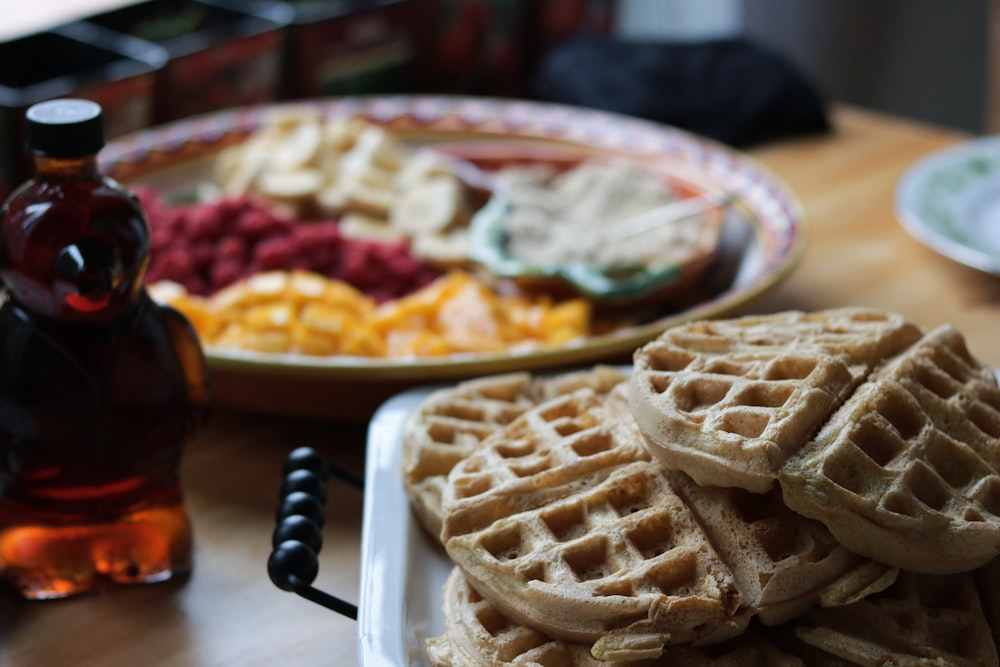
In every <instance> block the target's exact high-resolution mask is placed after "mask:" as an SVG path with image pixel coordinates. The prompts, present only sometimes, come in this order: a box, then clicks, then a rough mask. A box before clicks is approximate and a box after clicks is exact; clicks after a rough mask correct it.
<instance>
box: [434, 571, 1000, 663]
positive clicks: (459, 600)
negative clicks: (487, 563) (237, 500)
mask: <svg viewBox="0 0 1000 667" xmlns="http://www.w3.org/2000/svg"><path fill="white" fill-rule="evenodd" d="M975 574H977V575H978V574H979V572H978V571H977V572H976V573H975ZM974 581H975V582H976V583H975V585H973V582H974ZM995 597H996V588H993V587H989V586H987V585H985V584H984V583H983V582H982V581H979V579H978V577H977V578H975V579H974V578H973V577H970V575H969V574H968V573H960V574H952V575H914V574H912V573H904V574H902V575H901V576H900V577H899V578H898V579H897V581H896V582H895V583H894V584H893V585H892V586H891V587H890V588H888V589H886V590H885V591H884V592H881V593H876V594H873V595H871V596H869V597H867V598H865V599H863V600H859V601H858V602H855V603H852V604H850V605H846V606H843V607H837V608H815V609H813V610H811V611H810V612H808V613H807V614H805V615H804V616H802V617H800V618H798V619H795V620H794V621H791V622H789V623H786V624H784V625H782V626H779V627H765V626H762V625H760V624H756V623H752V624H751V625H750V626H749V627H748V628H747V630H745V631H744V632H743V633H741V634H739V635H738V636H736V637H733V638H731V639H728V640H726V641H724V642H720V643H718V644H711V645H707V646H693V645H690V644H680V645H673V646H668V647H666V648H664V650H663V652H662V653H661V654H660V656H659V657H657V658H651V659H646V660H636V661H629V662H627V663H616V662H608V661H602V660H597V659H596V658H594V657H593V655H592V653H591V647H590V645H589V644H585V643H581V642H570V641H565V640H559V639H553V638H551V637H548V636H546V635H544V634H542V633H541V632H539V631H537V630H535V629H534V628H531V627H530V626H526V625H522V624H519V623H517V622H516V621H513V620H511V619H509V618H507V617H506V616H504V615H503V614H502V613H501V612H500V611H499V610H497V609H496V607H494V606H493V605H492V604H490V603H489V601H487V600H486V599H484V598H483V597H482V596H481V595H479V593H477V592H476V590H475V589H474V588H473V587H472V586H471V585H469V582H468V580H467V579H466V578H465V576H464V575H463V574H462V571H461V569H460V568H458V567H455V568H454V569H453V570H452V572H451V574H449V576H448V579H447V581H446V583H445V586H444V591H443V598H444V601H443V607H444V618H445V631H444V633H443V634H441V635H439V636H436V637H433V638H431V639H430V640H428V642H427V654H428V657H429V658H430V662H431V664H432V665H434V667H457V666H459V665H461V666H462V667H491V666H492V665H497V664H537V665H565V666H567V667H601V665H606V666H609V665H613V664H626V665H629V666H630V667H654V666H656V665H670V666H672V667H811V666H814V665H829V666H831V667H834V666H837V667H849V666H850V665H862V666H870V665H956V666H957V665H968V666H969V667H972V666H973V665H976V666H977V667H987V666H995V665H997V664H998V659H997V649H996V646H995V640H994V639H993V636H994V631H993V629H992V628H993V626H992V625H991V624H990V623H989V618H988V616H986V615H985V614H984V613H983V611H982V607H983V606H985V605H986V601H987V600H989V599H991V598H995Z"/></svg>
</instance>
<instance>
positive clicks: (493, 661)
mask: <svg viewBox="0 0 1000 667" xmlns="http://www.w3.org/2000/svg"><path fill="white" fill-rule="evenodd" d="M443 598H444V612H445V633H444V634H443V635H441V636H438V637H434V638H431V639H429V640H428V641H427V653H428V656H429V657H430V659H431V664H433V665H434V666H435V667H459V666H461V667H493V666H494V665H512V664H518V665H552V666H556V665H558V666H559V667H601V666H602V665H606V666H607V665H615V664H620V663H613V662H606V661H603V660H597V659H596V658H594V657H593V655H592V654H591V646H590V645H589V644H584V643H578V642H569V641H563V640H559V639H552V638H551V637H548V636H546V635H544V634H542V633H541V632H538V631H537V630H534V629H532V628H530V627H528V626H525V625H521V624H519V623H516V622H514V621H512V620H510V619H509V618H507V617H506V616H504V615H503V614H502V613H501V612H500V611H498V610H497V608H496V607H494V606H493V605H492V604H490V602H489V601H487V600H486V599H484V598H483V597H482V596H480V595H479V594H478V593H477V592H476V590H475V589H474V588H472V587H471V586H470V585H469V583H468V580H467V579H466V578H465V576H464V575H463V574H462V571H461V570H460V569H459V568H457V567H456V568H453V569H452V572H451V574H450V575H449V576H448V579H447V581H446V582H445V586H444V591H443ZM627 664H628V665H629V667H654V666H655V665H671V666H672V667H804V666H803V663H802V661H801V660H799V659H798V658H796V657H794V656H792V655H790V654H788V653H785V652H784V651H781V650H780V649H778V648H776V647H775V646H773V645H772V644H771V643H769V642H768V641H766V640H765V639H762V638H761V637H759V636H758V635H757V634H756V633H753V632H745V633H743V634H741V635H739V636H738V637H736V638H734V639H733V640H730V641H728V642H725V643H724V644H721V645H716V646H712V647H694V646H673V647H668V648H667V649H665V650H664V652H663V655H661V656H660V657H659V658H658V659H650V660H637V661H632V662H629V663H627Z"/></svg>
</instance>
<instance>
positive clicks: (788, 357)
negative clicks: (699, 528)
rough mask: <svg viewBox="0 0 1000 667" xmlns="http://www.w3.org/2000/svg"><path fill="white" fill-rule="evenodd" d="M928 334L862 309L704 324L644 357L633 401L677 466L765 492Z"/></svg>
mask: <svg viewBox="0 0 1000 667" xmlns="http://www.w3.org/2000/svg"><path fill="white" fill-rule="evenodd" d="M919 337H920V330H919V329H918V328H917V327H916V326H915V325H913V324H911V323H909V322H907V321H905V320H904V319H903V318H901V317H900V316H897V315H892V314H887V313H883V312H880V311H873V310H865V309H856V308H855V309H840V310H828V311H821V312H817V313H801V312H797V311H793V312H786V313H779V314H776V315H766V316H756V317H744V318H738V319H733V320H720V321H700V322H695V323H691V324H688V325H684V326H681V327H678V328H674V329H669V330H667V331H666V332H665V333H664V334H662V335H661V336H660V337H659V338H657V339H656V340H655V341H652V342H650V343H648V344H647V345H645V346H643V347H641V348H640V349H639V350H637V351H636V353H635V356H634V372H633V374H632V379H631V381H630V393H629V403H630V406H631V409H632V413H633V414H634V416H635V419H636V421H637V422H638V424H639V427H640V428H641V429H642V431H643V433H644V434H645V436H646V438H647V439H648V441H649V443H650V450H651V451H652V452H653V453H654V454H655V455H656V456H657V457H658V458H659V459H660V460H662V461H663V462H664V463H665V464H666V466H667V467H668V468H670V469H674V470H681V471H683V472H685V473H687V474H688V475H690V476H691V477H692V478H693V479H694V480H695V481H696V482H698V483H699V484H702V485H706V486H709V485H713V486H733V487H739V488H743V489H747V490H749V491H752V492H756V493H763V492H765V491H767V490H768V489H770V488H772V487H773V486H774V482H775V479H776V478H777V475H778V470H779V468H780V467H781V465H782V464H783V463H784V461H785V460H786V459H787V458H788V457H789V456H790V455H792V454H793V453H794V452H795V451H797V449H798V448H799V447H801V445H802V443H804V442H805V441H806V440H807V439H808V438H809V437H811V436H812V435H813V434H814V433H815V432H816V430H818V429H819V427H820V426H821V425H822V424H823V423H824V422H825V421H826V419H827V418H828V417H829V415H830V413H831V412H833V410H834V409H836V407H837V406H838V405H839V404H840V403H841V402H842V401H844V400H845V399H846V398H847V397H848V396H849V395H850V394H851V393H852V392H853V391H854V389H855V388H856V387H857V386H858V385H859V384H860V383H861V382H862V381H863V380H864V378H865V377H866V376H867V375H868V374H869V373H870V372H871V369H872V368H873V367H874V366H875V365H877V364H878V363H879V361H881V360H882V359H884V358H886V357H889V356H892V355H894V354H896V353H898V352H899V351H901V350H903V349H905V348H906V347H908V346H909V345H911V344H912V343H913V342H914V341H916V340H917V339H918V338H919Z"/></svg>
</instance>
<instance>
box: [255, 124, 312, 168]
mask: <svg viewBox="0 0 1000 667" xmlns="http://www.w3.org/2000/svg"><path fill="white" fill-rule="evenodd" d="M322 143H323V131H322V129H320V126H319V123H318V122H314V121H307V122H303V123H299V124H297V125H296V126H295V127H293V128H291V129H290V130H289V131H288V133H287V134H286V135H285V136H284V137H283V138H282V139H281V140H280V141H277V142H275V145H274V147H273V149H272V151H271V152H270V154H269V156H268V166H269V167H271V168H273V169H276V170H278V171H291V170H293V169H301V168H303V167H308V166H313V165H314V164H315V161H316V158H317V156H318V154H319V149H320V146H321V145H322Z"/></svg>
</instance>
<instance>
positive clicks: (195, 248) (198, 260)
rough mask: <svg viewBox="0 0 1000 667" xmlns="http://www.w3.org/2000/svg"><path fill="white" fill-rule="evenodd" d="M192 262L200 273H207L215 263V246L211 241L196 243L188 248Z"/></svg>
mask: <svg viewBox="0 0 1000 667" xmlns="http://www.w3.org/2000/svg"><path fill="white" fill-rule="evenodd" d="M188 252H189V253H191V261H192V262H193V263H194V268H195V270H196V271H198V272H199V273H202V274H204V273H206V272H207V271H208V270H209V269H210V268H211V266H212V264H214V263H215V244H214V243H212V242H211V241H196V242H194V243H191V244H190V245H189V246H188Z"/></svg>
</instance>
